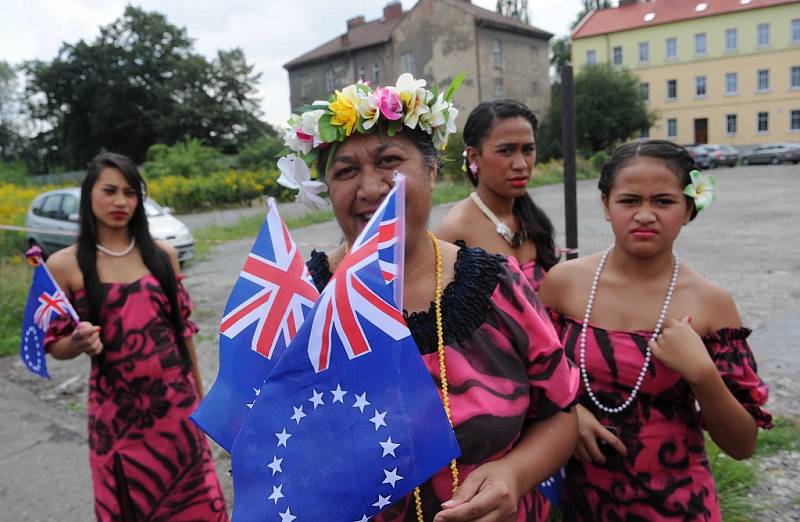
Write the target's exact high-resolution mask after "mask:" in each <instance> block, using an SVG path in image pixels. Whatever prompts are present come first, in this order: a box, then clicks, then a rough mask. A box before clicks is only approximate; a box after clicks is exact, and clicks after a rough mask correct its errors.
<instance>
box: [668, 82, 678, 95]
mask: <svg viewBox="0 0 800 522" xmlns="http://www.w3.org/2000/svg"><path fill="white" fill-rule="evenodd" d="M677 98H678V80H667V99H668V100H674V99H677Z"/></svg>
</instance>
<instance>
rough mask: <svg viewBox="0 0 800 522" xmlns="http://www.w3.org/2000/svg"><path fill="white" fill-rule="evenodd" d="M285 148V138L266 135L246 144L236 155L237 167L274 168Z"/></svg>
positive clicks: (247, 168)
mask: <svg viewBox="0 0 800 522" xmlns="http://www.w3.org/2000/svg"><path fill="white" fill-rule="evenodd" d="M283 150H284V144H283V138H280V137H277V136H264V137H263V138H260V139H258V140H256V141H254V142H252V143H249V144H247V145H245V146H244V147H243V148H242V150H241V151H239V155H238V156H237V157H236V167H237V168H240V169H243V170H259V169H274V168H275V165H276V164H277V162H278V155H279V154H280V153H281V151H283Z"/></svg>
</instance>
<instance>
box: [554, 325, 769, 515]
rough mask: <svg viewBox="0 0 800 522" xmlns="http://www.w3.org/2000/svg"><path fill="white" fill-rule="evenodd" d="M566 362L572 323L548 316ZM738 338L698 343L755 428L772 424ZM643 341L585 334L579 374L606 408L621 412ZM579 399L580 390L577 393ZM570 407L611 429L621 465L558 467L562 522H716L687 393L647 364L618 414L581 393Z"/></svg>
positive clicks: (572, 352)
mask: <svg viewBox="0 0 800 522" xmlns="http://www.w3.org/2000/svg"><path fill="white" fill-rule="evenodd" d="M553 322H554V324H555V325H556V329H557V330H559V332H560V336H561V340H562V341H563V343H564V349H565V350H566V352H567V356H568V357H570V358H571V359H572V360H577V359H576V357H577V353H576V351H579V350H580V348H579V347H578V340H579V337H580V330H581V322H580V321H577V320H575V319H573V318H570V317H566V316H562V315H560V314H553ZM749 334H750V330H748V329H746V328H724V329H721V330H719V331H717V332H714V333H713V334H711V335H707V336H705V337H703V342H704V343H705V345H706V348H707V349H708V351H709V353H710V354H711V357H712V359H713V360H714V363H715V365H716V366H717V369H718V370H719V372H720V374H721V375H722V379H723V381H724V382H725V384H726V385H727V387H728V389H730V391H731V392H732V393H733V395H734V397H736V398H737V399H738V400H739V402H740V403H741V404H742V405H743V406H744V407H745V408H746V409H747V411H748V412H750V414H751V415H752V416H753V418H754V419H755V421H756V423H757V425H758V426H759V427H761V428H770V427H771V426H772V418H771V416H770V414H769V413H768V412H767V411H765V410H764V409H762V408H761V406H763V405H764V404H765V403H766V402H767V391H768V390H767V386H766V384H764V382H763V381H761V379H760V378H759V377H758V375H757V374H756V362H755V359H754V358H753V354H752V352H751V351H750V347H749V346H748V344H747V336H748V335H749ZM651 335H652V332H648V331H635V332H625V331H610V330H604V329H602V328H599V327H596V326H592V325H590V326H589V329H588V330H587V335H586V364H587V371H588V373H589V378H590V380H591V384H592V391H593V392H594V393H595V395H596V396H597V397H598V399H599V400H600V402H602V403H603V404H606V405H617V404H621V403H622V402H623V400H624V399H625V398H626V397H627V396H628V394H629V393H630V390H631V387H632V385H633V383H635V382H636V378H637V376H638V373H639V371H640V370H641V367H642V364H644V356H645V348H646V346H647V341H648V340H649V339H650V336H651ZM581 391H582V392H583V387H581ZM580 403H581V404H582V405H583V406H585V407H586V408H588V409H589V410H590V411H591V412H592V413H593V414H594V415H595V416H596V417H597V419H598V420H599V421H600V423H602V424H603V425H605V426H613V427H614V428H616V429H617V431H618V433H619V437H620V439H621V440H622V442H623V444H625V447H626V448H627V450H628V455H627V456H626V457H621V456H617V457H612V458H609V459H608V461H607V462H606V463H605V464H598V463H594V462H592V463H583V462H581V461H579V460H577V459H572V460H570V462H569V464H568V465H567V478H566V484H565V487H564V499H563V502H562V504H563V507H564V519H565V520H567V521H577V520H580V521H589V520H612V521H644V520H647V521H668V520H681V521H687V520H692V521H695V520H713V521H721V520H722V517H721V515H720V508H719V500H718V498H717V493H716V487H715V485H714V478H713V477H712V476H711V470H710V467H709V463H708V458H707V457H706V452H705V443H704V438H703V422H702V417H701V415H700V412H699V411H698V410H697V408H696V405H695V404H696V402H695V399H694V396H693V395H692V390H691V388H690V387H689V384H688V383H687V382H686V381H685V380H683V378H682V377H681V376H680V374H678V373H677V372H675V371H673V370H671V369H669V368H667V367H666V366H665V365H664V364H662V363H661V362H660V361H658V360H657V359H656V358H653V359H652V360H651V364H650V370H649V372H648V373H647V374H646V376H645V379H644V382H643V384H642V387H641V389H640V391H639V395H638V396H637V398H636V399H635V400H634V402H633V403H632V404H631V406H629V407H628V409H626V410H624V411H623V412H621V413H617V414H609V413H604V412H602V411H599V410H598V409H597V408H596V407H595V406H594V405H593V404H592V402H591V401H590V399H589V398H588V396H587V395H586V394H585V393H582V395H581V398H580Z"/></svg>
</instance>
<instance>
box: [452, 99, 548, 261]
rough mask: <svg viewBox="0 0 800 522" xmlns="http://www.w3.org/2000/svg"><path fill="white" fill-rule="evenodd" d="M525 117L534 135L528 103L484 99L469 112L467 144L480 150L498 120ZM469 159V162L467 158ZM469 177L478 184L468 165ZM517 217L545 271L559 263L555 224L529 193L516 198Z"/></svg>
mask: <svg viewBox="0 0 800 522" xmlns="http://www.w3.org/2000/svg"><path fill="white" fill-rule="evenodd" d="M517 117H519V118H524V119H525V120H527V121H528V122H529V123H530V124H531V128H532V129H533V134H534V137H535V136H536V131H537V129H538V127H539V121H538V120H537V119H536V115H535V114H534V113H533V112H532V111H531V110H530V109H529V108H528V107H527V106H525V105H524V104H522V103H520V102H518V101H515V100H496V101H490V102H483V103H481V104H480V105H478V106H477V107H475V109H473V111H472V112H471V113H470V114H469V118H467V123H466V124H465V125H464V144H465V145H467V146H469V147H473V148H476V149H479V148H480V147H481V143H482V142H483V140H484V138H486V136H488V135H489V133H490V132H491V131H492V127H494V125H495V123H496V122H497V121H499V120H504V119H506V118H517ZM464 161H465V162H466V161H468V160H467V159H466V158H465V160H464ZM467 176H468V177H469V180H470V182H472V184H473V185H474V186H476V187H477V186H478V178H477V176H475V175H474V174H472V172H471V171H470V170H469V168H467ZM513 211H514V216H516V218H517V219H518V220H519V222H520V224H521V225H522V229H523V230H524V231H525V234H526V235H527V236H528V237H529V238H530V239H531V240H532V241H533V243H534V244H535V245H536V262H537V263H538V264H539V265H540V266H541V267H542V268H544V269H545V270H549V269H550V268H551V267H552V266H553V265H555V264H556V263H558V258H559V256H558V254H556V246H555V242H554V241H553V234H554V229H553V223H552V222H551V221H550V218H549V217H547V214H545V213H544V211H543V210H542V209H540V208H539V207H537V206H536V203H534V202H533V199H531V196H530V195H529V194H528V193H527V192H526V193H525V194H524V195H522V196H519V197H517V198H516V199H515V200H514V209H513Z"/></svg>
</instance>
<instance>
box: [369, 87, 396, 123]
mask: <svg viewBox="0 0 800 522" xmlns="http://www.w3.org/2000/svg"><path fill="white" fill-rule="evenodd" d="M374 96H375V100H376V101H377V102H378V108H379V109H380V111H381V114H383V116H384V117H385V118H386V119H388V120H392V121H394V120H399V119H400V118H402V117H403V102H402V101H401V100H400V96H398V95H397V91H395V90H394V89H392V88H391V87H381V88H379V89H378V90H377V91H375V94H374Z"/></svg>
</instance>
